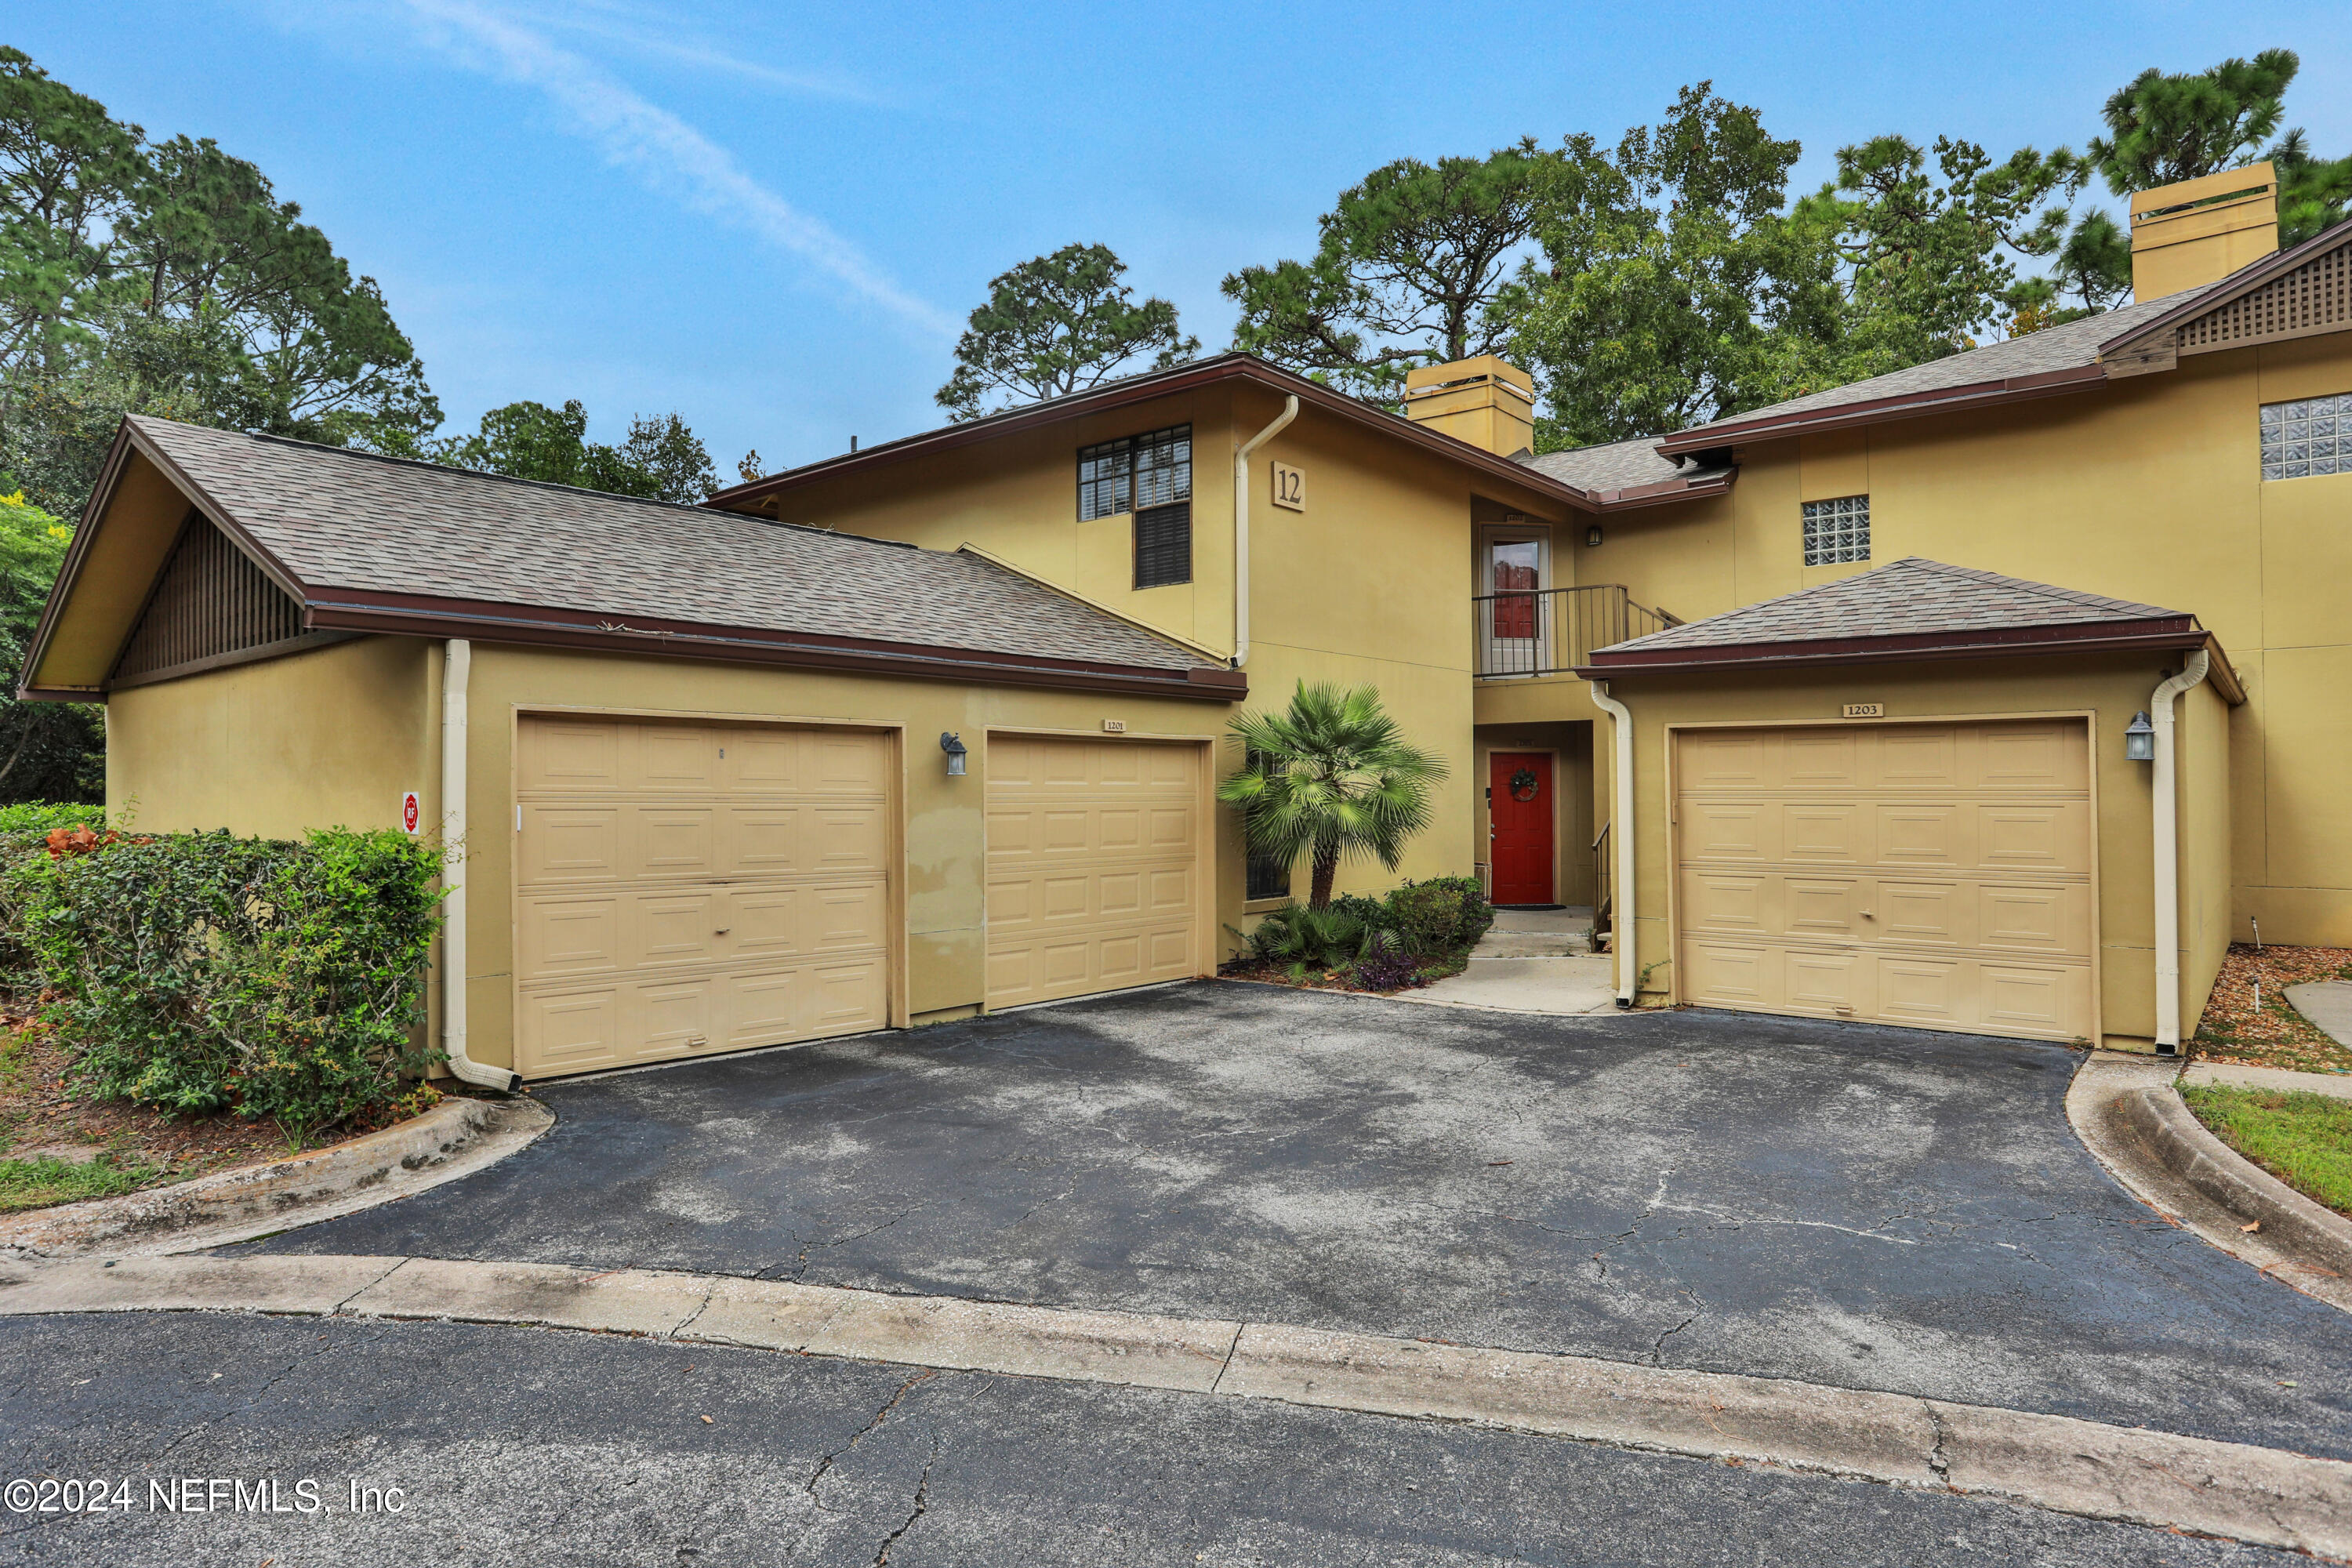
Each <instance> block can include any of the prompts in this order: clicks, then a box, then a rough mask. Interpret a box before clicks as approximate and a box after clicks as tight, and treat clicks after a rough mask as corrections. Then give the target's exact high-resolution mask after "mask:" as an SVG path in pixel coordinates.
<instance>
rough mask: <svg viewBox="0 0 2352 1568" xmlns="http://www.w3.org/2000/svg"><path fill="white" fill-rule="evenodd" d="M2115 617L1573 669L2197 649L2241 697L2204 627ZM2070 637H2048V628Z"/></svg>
mask: <svg viewBox="0 0 2352 1568" xmlns="http://www.w3.org/2000/svg"><path fill="white" fill-rule="evenodd" d="M2118 624H2119V623H2115V622H2108V623H2103V624H2095V625H2093V626H2088V627H2081V628H2075V627H2051V626H2032V627H2019V628H2015V629H2012V630H2008V631H2001V632H1987V633H1973V632H1970V633H1945V634H1940V635H1938V634H1925V633H1923V634H1920V635H1918V636H1915V637H1837V638H1823V639H1821V640H1819V641H1814V642H1801V643H1756V644H1726V645H1724V646H1721V647H1697V648H1659V649H1656V650H1655V651H1654V652H1642V651H1629V652H1625V653H1619V654H1611V653H1594V654H1592V655H1591V656H1589V658H1588V660H1587V662H1585V663H1583V664H1580V665H1578V666H1576V667H1575V671H1574V673H1576V674H1577V675H1579V676H1581V677H1582V678H1583V679H1586V680H1608V679H1614V678H1616V677H1618V676H1625V675H1670V674H1679V673H1685V672H1689V671H1700V670H1734V669H1780V668H1789V667H1791V666H1822V665H1850V664H1902V663H1916V662H1920V661H1924V660H1928V659H1939V658H2008V657H2012V656H2017V655H2032V654H2056V653H2073V654H2084V653H2158V652H2165V651H2169V650H2180V651H2187V650H2189V649H2193V648H2200V647H2201V648H2204V649H2205V650H2206V651H2207V652H2208V653H2210V655H2211V656H2212V660H2213V665H2212V669H2211V672H2210V677H2209V679H2211V680H2212V682H2213V684H2214V685H2215V686H2216V687H2217V688H2219V689H2220V690H2221V695H2222V697H2223V698H2224V699H2225V700H2227V701H2228V702H2229V703H2230V705H2231V707H2233V708H2234V707H2236V706H2238V705H2239V704H2241V703H2242V702H2244V701H2245V700H2246V692H2245V688H2244V686H2243V685H2242V683H2241V682H2240V681H2239V679H2238V673H2237V671H2236V669H2235V668H2232V667H2231V663H2230V658H2229V656H2228V655H2227V654H2226V653H2224V652H2222V650H2221V643H2220V641H2219V640H2218V639H2216V638H2215V637H2213V635H2212V634H2211V633H2210V632H2208V631H2205V630H2203V629H2201V628H2200V627H2198V626H2196V625H2195V624H2194V623H2193V622H2190V623H2188V624H2187V625H2186V626H2185V627H2184V626H2183V623H2181V622H2179V621H2139V622H2126V623H2120V624H2122V625H2126V626H2139V627H2142V628H2146V629H2142V630H2138V631H2122V632H2119V631H2116V629H2115V627H2116V625H2118ZM2062 631H2063V632H2072V633H2073V634H2074V635H2070V636H2051V635H2048V634H2050V633H2053V632H2062Z"/></svg>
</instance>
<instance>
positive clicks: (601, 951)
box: [520, 897, 621, 974]
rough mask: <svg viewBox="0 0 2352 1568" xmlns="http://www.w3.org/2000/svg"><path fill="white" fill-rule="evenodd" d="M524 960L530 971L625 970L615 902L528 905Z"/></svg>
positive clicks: (536, 901) (562, 901)
mask: <svg viewBox="0 0 2352 1568" xmlns="http://www.w3.org/2000/svg"><path fill="white" fill-rule="evenodd" d="M520 935H521V938H522V940H521V942H520V963H522V966H523V969H524V970H525V971H526V972H527V973H541V974H582V973H594V972H597V971H601V970H613V969H618V968H620V967H621V906H620V900H618V899H616V898H611V897H605V898H594V899H560V898H557V899H534V900H530V901H529V902H527V903H526V904H525V905H524V907H523V918H522V930H521V932H520Z"/></svg>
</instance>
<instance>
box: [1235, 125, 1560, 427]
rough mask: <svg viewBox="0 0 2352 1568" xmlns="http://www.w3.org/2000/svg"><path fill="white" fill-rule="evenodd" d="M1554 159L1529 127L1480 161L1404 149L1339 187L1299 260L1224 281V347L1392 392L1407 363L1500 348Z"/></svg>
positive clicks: (1367, 390)
mask: <svg viewBox="0 0 2352 1568" xmlns="http://www.w3.org/2000/svg"><path fill="white" fill-rule="evenodd" d="M1552 162H1553V159H1552V157H1551V155H1550V154H1548V153H1544V152H1542V151H1541V150H1539V149H1538V147H1537V146H1536V143H1535V142H1534V140H1533V139H1532V138H1530V139H1528V140H1527V141H1525V142H1520V143H1518V144H1517V146H1513V147H1506V148H1502V149H1500V150H1499V151H1496V152H1494V153H1488V154H1487V155H1486V157H1484V158H1468V157H1454V158H1441V159H1439V160H1438V161H1437V162H1436V163H1423V162H1421V161H1420V160H1419V159H1417V158H1403V159H1400V160H1398V161H1397V162H1396V163H1390V164H1387V165H1384V166H1383V167H1381V168H1378V169H1375V170H1373V171H1372V172H1371V173H1370V174H1367V175H1365V176H1364V179H1363V182H1362V183H1361V184H1357V185H1354V186H1351V187H1349V189H1347V190H1345V191H1342V192H1340V193H1339V202H1338V203H1337V205H1334V206H1333V208H1332V210H1331V211H1329V212H1328V213H1326V214H1324V215H1323V216H1322V218H1321V220H1320V221H1319V223H1318V244H1317V246H1316V249H1315V254H1314V256H1313V257H1311V258H1309V259H1307V260H1306V261H1277V262H1276V263H1274V264H1273V265H1272V266H1270V267H1244V268H1242V269H1241V270H1240V271H1238V272H1235V273H1234V274H1232V275H1231V276H1229V277H1227V278H1226V279H1225V280H1224V284H1223V289H1224V293H1225V295H1226V297H1227V298H1228V299H1230V300H1233V301H1234V303H1235V304H1236V305H1238V306H1239V307H1240V310H1241V320H1240V322H1239V324H1238V325H1236V326H1235V327H1234V347H1235V348H1238V349H1242V350H1244V351H1246V352H1248V353H1255V354H1257V355H1260V356H1261V357H1263V358H1265V359H1269V360H1272V361H1273V362H1275V363H1277V364H1284V365H1288V366H1290V367H1291V368H1293V369H1295V370H1298V371H1301V372H1303V373H1305V374H1309V375H1313V376H1315V377H1317V378H1318V379H1320V380H1323V381H1328V382H1329V383H1330V384H1333V385H1335V386H1338V387H1339V388H1341V389H1343V390H1345V391H1348V392H1350V393H1353V394H1355V395H1358V396H1362V397H1371V398H1376V399H1380V400H1382V401H1392V400H1393V399H1394V398H1395V397H1396V396H1397V395H1398V393H1399V391H1400V389H1401V388H1402V384H1403V382H1404V376H1405V373H1406V372H1407V371H1410V370H1412V369H1413V368H1414V367H1415V366H1417V365H1423V364H1442V363H1445V362H1447V361H1449V360H1458V359H1464V358H1466V357H1468V356H1470V355H1472V354H1478V353H1490V352H1494V351H1496V349H1498V348H1499V347H1500V346H1501V345H1502V343H1503V342H1504V340H1505V339H1506V338H1507V336H1508V335H1509V333H1510V331H1511V327H1510V323H1509V321H1508V320H1507V317H1506V316H1505V315H1504V314H1503V313H1501V312H1500V311H1499V310H1498V309H1497V306H1498V304H1499V303H1500V302H1501V301H1502V300H1503V299H1504V296H1505V293H1506V289H1507V286H1508V284H1509V281H1510V274H1511V268H1512V266H1513V263H1514V261H1515V260H1516V259H1517V256H1518V254H1519V252H1520V251H1521V249H1522V248H1523V247H1525V246H1526V244H1527V242H1528V240H1529V239H1530V238H1531V237H1533V235H1534V234H1535V231H1536V226H1537V223H1538V216H1539V214H1540V212H1541V210H1542V205H1541V204H1542V199H1543V192H1544V188H1545V184H1546V180H1547V175H1548V174H1549V168H1550V165H1551V163H1552Z"/></svg>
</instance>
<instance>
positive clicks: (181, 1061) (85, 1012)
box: [0, 813, 442, 1140]
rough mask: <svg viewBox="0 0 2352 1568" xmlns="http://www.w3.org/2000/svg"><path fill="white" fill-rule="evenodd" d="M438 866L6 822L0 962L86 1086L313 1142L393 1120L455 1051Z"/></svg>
mask: <svg viewBox="0 0 2352 1568" xmlns="http://www.w3.org/2000/svg"><path fill="white" fill-rule="evenodd" d="M84 815H85V816H87V815H88V814H87V813H85V814H84ZM441 868H442V857H441V852H440V851H439V849H438V848H437V847H434V846H432V845H429V844H425V843H421V842H419V841H417V840H415V839H412V838H410V837H407V836H405V835H404V834H400V833H394V832H373V833H355V832H352V831H349V830H346V829H342V828H328V829H323V830H320V831H319V832H315V833H313V834H311V835H310V837H309V838H308V839H306V840H304V841H301V842H299V843H298V842H292V841H288V840H278V839H265V838H238V837H233V836H231V835H230V834H228V833H226V832H218V833H172V834H156V835H152V836H140V837H122V836H121V835H119V834H115V833H100V832H98V831H96V830H95V829H92V828H85V829H84V830H82V831H79V832H76V831H70V830H65V829H52V830H51V831H49V832H48V833H47V834H46V835H44V834H38V833H35V832H32V831H29V830H20V831H17V832H13V833H11V832H6V831H5V829H0V957H6V956H9V955H10V954H11V953H13V955H14V956H15V957H16V960H17V961H18V963H20V964H21V965H22V967H21V968H20V969H19V970H18V972H17V974H16V980H17V982H18V984H20V985H22V984H27V983H30V984H38V985H39V986H41V987H42V988H43V990H44V993H45V995H46V997H47V1002H48V1006H47V1016H48V1018H49V1019H50V1021H51V1022H53V1023H54V1025H55V1026H56V1027H57V1030H58V1038H59V1042H60V1043H61V1044H62V1045H63V1046H64V1047H65V1048H66V1050H67V1052H68V1056H69V1058H70V1066H69V1067H68V1069H67V1070H68V1076H69V1078H70V1079H72V1080H74V1081H75V1082H76V1083H77V1084H78V1085H79V1087H80V1088H81V1089H84V1090H85V1091H87V1092H89V1093H92V1094H95V1095H97V1096H99V1097H100V1098H104V1099H115V1100H131V1101H132V1102H134V1103H137V1104H141V1105H149V1106H154V1107H157V1108H160V1109H163V1110H173V1111H179V1112H184V1113H188V1114H205V1113H210V1112H215V1111H232V1112H235V1113H236V1114H237V1115H239V1116H244V1117H248V1118H263V1117H267V1118H269V1119H271V1120H274V1121H276V1122H277V1123H278V1125H279V1127H280V1128H282V1129H283V1130H284V1131H286V1132H287V1134H288V1135H289V1137H292V1138H295V1139H298V1140H299V1139H301V1138H304V1137H306V1136H308V1135H309V1134H310V1132H312V1131H317V1130H319V1129H321V1128H325V1127H331V1126H336V1125H341V1124H350V1123H354V1122H365V1121H373V1120H375V1119H377V1118H379V1117H380V1116H382V1115H383V1113H384V1112H385V1111H387V1110H390V1109H391V1108H392V1107H393V1106H394V1104H395V1103H396V1102H397V1101H398V1100H401V1099H402V1097H403V1096H404V1095H407V1094H409V1093H411V1092H412V1091H413V1090H414V1089H415V1085H416V1083H417V1082H418V1081H419V1080H420V1079H422V1078H423V1077H424V1075H425V1072H426V1071H427V1070H428V1069H429V1068H430V1067H431V1066H432V1064H433V1063H434V1062H435V1061H436V1060H438V1059H440V1053H438V1052H436V1051H434V1050H431V1049H430V1048H429V1047H426V1046H425V1045H424V1044H423V1043H422V1037H421V1033H420V1031H418V1030H417V1028H416V1026H417V1025H418V1023H419V1022H420V1021H421V1020H422V1017H423V1014H424V1000H425V965H426V961H427V959H428V956H429V954H430V952H431V948H432V942H433V939H434V936H435V935H436V932H437V931H439V930H440V925H441V916H440V900H441V893H440V891H439V889H438V886H437V883H438V879H439V877H440V874H441Z"/></svg>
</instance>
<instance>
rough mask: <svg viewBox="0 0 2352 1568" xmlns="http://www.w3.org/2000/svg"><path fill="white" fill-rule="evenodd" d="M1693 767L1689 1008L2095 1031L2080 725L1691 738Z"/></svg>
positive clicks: (1684, 845) (1683, 826)
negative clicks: (1744, 1009)
mask: <svg viewBox="0 0 2352 1568" xmlns="http://www.w3.org/2000/svg"><path fill="white" fill-rule="evenodd" d="M2093 831H2094V824H2093V822H2092V817H2091V792H2090V755H2089V748H2088V742H2087V739H2086V735H2085V731H2084V725H2083V724H2082V723H2081V722H2079V721H2031V722H2013V723H1982V724H1889V725H1870V726H1857V727H1849V728H1841V729H1833V730H1832V729H1821V730H1814V729H1787V730H1780V729H1764V730H1697V731H1683V732H1682V733H1681V734H1680V735H1679V737H1678V740H1677V745H1676V751H1675V835H1676V839H1677V843H1678V845H1679V861H1678V865H1677V867H1676V882H1675V911H1676V919H1677V923H1678V925H1679V927H1680V935H1681V961H1682V967H1683V984H1682V994H1683V997H1684V999H1685V1001H1689V1002H1695V1003H1697V1004H1699V1005H1703V1006H1710V1007H1738V1008H1746V1009H1749V1010H1752V1011H1756V1012H1762V1013H1796V1014H1808V1015H1812V1016H1820V1017H1835V1018H1864V1019H1871V1020H1874V1021H1876V1022H1879V1023H1886V1024H1906V1025H1911V1026H1917V1027H1923V1028H1931V1029H1962V1030H1969V1031H1973V1032H1976V1033H1980V1034H1990V1035H2022V1036H2030V1037H2035V1038H2041V1039H2074V1038H2077V1037H2083V1038H2087V1037H2089V1036H2090V1033H2091V1029H2092V1006H2091V942H2092V931H2093V929H2094V921H2093V915H2092V900H2093V889H2092V886H2091V865H2092V860H2091V852H2092V842H2093Z"/></svg>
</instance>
